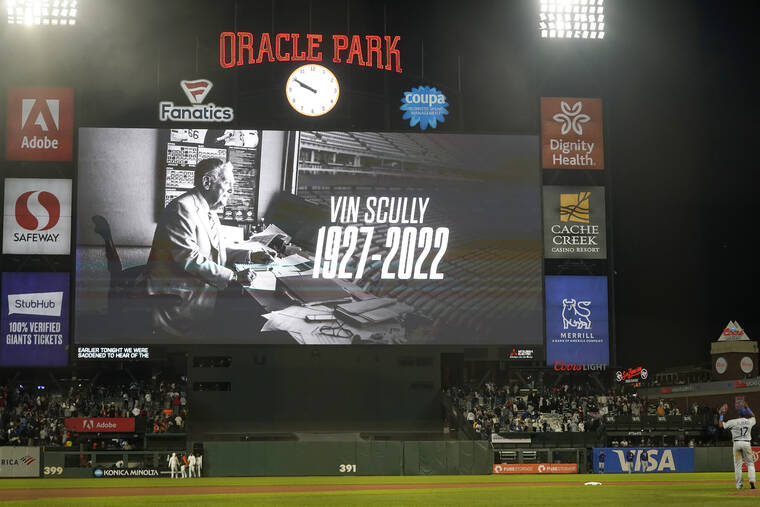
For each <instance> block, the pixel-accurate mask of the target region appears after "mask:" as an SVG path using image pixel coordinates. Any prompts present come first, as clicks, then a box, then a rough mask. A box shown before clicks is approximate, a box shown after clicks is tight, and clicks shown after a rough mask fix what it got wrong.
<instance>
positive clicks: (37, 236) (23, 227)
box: [3, 178, 71, 255]
mask: <svg viewBox="0 0 760 507" xmlns="http://www.w3.org/2000/svg"><path fill="white" fill-rule="evenodd" d="M70 248H71V180H52V179H39V178H6V179H5V204H4V207H3V253H4V254H41V255H68V253H69V252H70Z"/></svg>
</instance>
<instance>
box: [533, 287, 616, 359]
mask: <svg viewBox="0 0 760 507" xmlns="http://www.w3.org/2000/svg"><path fill="white" fill-rule="evenodd" d="M545 291H546V296H545V297H546V364H548V365H553V364H554V363H555V362H557V361H563V362H564V363H572V364H580V365H588V364H596V365H609V364H610V347H609V308H608V305H607V277H605V276H546V277H545Z"/></svg>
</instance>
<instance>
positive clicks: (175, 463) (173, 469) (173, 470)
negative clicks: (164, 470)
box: [169, 452, 179, 479]
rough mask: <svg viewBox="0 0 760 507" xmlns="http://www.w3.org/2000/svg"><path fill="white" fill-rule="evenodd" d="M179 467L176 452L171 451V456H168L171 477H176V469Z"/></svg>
mask: <svg viewBox="0 0 760 507" xmlns="http://www.w3.org/2000/svg"><path fill="white" fill-rule="evenodd" d="M178 468H179V460H178V459H177V453H176V452H173V453H172V457H171V458H169V470H171V473H172V479H176V478H177V469H178Z"/></svg>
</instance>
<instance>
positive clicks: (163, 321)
mask: <svg viewBox="0 0 760 507" xmlns="http://www.w3.org/2000/svg"><path fill="white" fill-rule="evenodd" d="M234 185H235V176H234V174H233V172H232V164H230V163H229V162H227V163H225V162H223V161H222V160H219V159H216V158H210V159H206V160H202V161H200V162H198V164H197V165H196V167H195V187H194V188H193V189H192V190H190V191H189V192H186V193H184V194H182V195H181V196H179V197H177V198H176V199H174V200H173V201H172V202H170V203H169V205H168V206H167V207H166V208H165V209H164V211H163V213H162V215H161V218H160V219H159V222H158V225H157V226H156V232H155V235H154V237H153V244H152V246H151V250H150V257H149V259H148V266H147V273H146V278H147V287H148V293H149V295H151V296H152V297H153V300H154V304H153V308H152V311H153V325H154V330H155V331H156V332H163V333H166V334H169V335H172V336H199V335H200V336H203V335H204V334H205V333H208V332H214V334H216V333H217V332H219V331H221V330H222V328H223V327H224V326H221V325H219V324H214V322H215V321H217V322H218V318H215V317H217V314H218V312H217V299H219V297H220V295H221V294H222V293H223V292H224V291H225V290H226V289H228V287H231V286H237V287H238V288H239V287H240V285H238V284H242V285H249V284H250V282H251V280H252V279H253V277H254V274H253V273H252V272H251V271H250V270H244V271H240V272H237V273H236V272H235V271H233V270H231V269H229V268H227V267H226V266H225V263H226V261H227V255H226V251H225V245H224V241H223V239H222V232H221V225H220V223H219V217H218V216H217V213H216V210H219V209H222V208H223V207H224V205H225V204H226V203H227V200H228V199H229V197H230V195H232V192H233V189H234ZM162 296H163V297H162Z"/></svg>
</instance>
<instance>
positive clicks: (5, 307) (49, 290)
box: [0, 273, 69, 366]
mask: <svg viewBox="0 0 760 507" xmlns="http://www.w3.org/2000/svg"><path fill="white" fill-rule="evenodd" d="M2 312H3V313H2V330H3V335H2V341H0V366H65V365H66V364H67V363H68V345H69V274H68V273H3V275H2Z"/></svg>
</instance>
